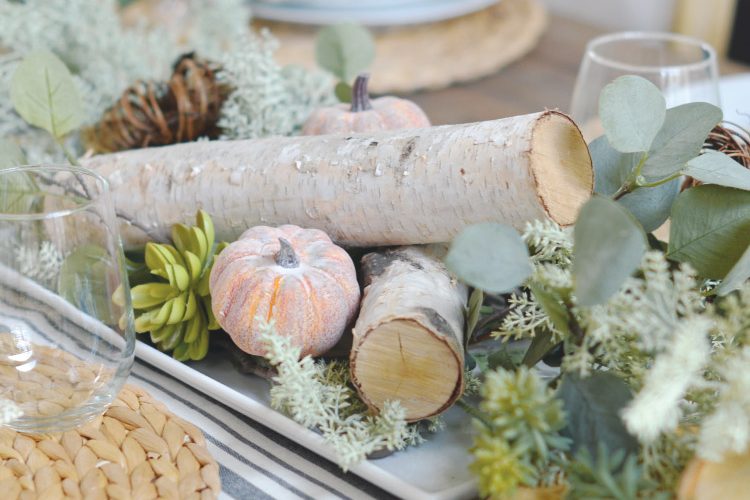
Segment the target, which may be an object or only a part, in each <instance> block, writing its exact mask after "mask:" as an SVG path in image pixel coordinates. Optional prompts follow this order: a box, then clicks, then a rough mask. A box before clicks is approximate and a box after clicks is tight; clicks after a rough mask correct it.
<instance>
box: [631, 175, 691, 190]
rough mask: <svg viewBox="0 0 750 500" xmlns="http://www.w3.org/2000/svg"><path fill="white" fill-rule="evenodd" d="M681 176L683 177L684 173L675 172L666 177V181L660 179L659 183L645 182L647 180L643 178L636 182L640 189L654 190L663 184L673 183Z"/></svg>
mask: <svg viewBox="0 0 750 500" xmlns="http://www.w3.org/2000/svg"><path fill="white" fill-rule="evenodd" d="M680 176H682V172H675V173H674V174H672V175H670V176H669V177H665V178H664V179H659V180H658V181H654V182H643V181H644V180H645V179H644V178H643V177H639V178H638V179H637V181H636V182H637V186H638V187H645V188H653V187H659V186H661V185H662V184H666V183H667V182H670V181H673V180H675V179H677V178H679V177H680Z"/></svg>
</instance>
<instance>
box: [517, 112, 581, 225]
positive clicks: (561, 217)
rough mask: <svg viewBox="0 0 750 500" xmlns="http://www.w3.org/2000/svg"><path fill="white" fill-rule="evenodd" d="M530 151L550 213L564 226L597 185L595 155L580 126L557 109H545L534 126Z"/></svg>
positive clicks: (536, 175)
mask: <svg viewBox="0 0 750 500" xmlns="http://www.w3.org/2000/svg"><path fill="white" fill-rule="evenodd" d="M529 155H530V159H531V171H532V173H533V175H534V180H535V181H536V185H537V188H538V194H539V198H540V200H541V202H542V205H543V206H544V209H545V211H546V213H547V215H548V216H549V217H550V219H552V220H553V221H555V222H557V223H558V224H560V225H561V226H569V225H571V224H573V223H574V222H575V220H576V217H577V216H578V211H579V210H580V208H581V206H582V205H583V204H584V203H585V202H586V200H588V199H589V198H590V197H591V193H592V191H593V188H594V174H593V169H592V168H591V156H590V155H589V150H588V147H587V146H586V141H585V140H584V138H583V135H582V134H581V131H580V130H579V129H578V126H577V125H576V124H575V122H573V120H571V119H570V118H569V117H568V116H566V115H564V114H562V113H559V112H557V111H549V112H547V113H545V114H544V116H542V118H540V119H539V120H538V121H537V122H536V125H535V126H534V130H533V132H532V140H531V151H530V153H529Z"/></svg>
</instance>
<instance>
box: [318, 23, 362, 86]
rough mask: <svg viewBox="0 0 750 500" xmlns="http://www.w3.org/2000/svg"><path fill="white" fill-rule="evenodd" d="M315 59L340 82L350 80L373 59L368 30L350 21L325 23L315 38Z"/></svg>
mask: <svg viewBox="0 0 750 500" xmlns="http://www.w3.org/2000/svg"><path fill="white" fill-rule="evenodd" d="M315 59H316V60H317V62H318V65H320V67H321V68H324V69H326V70H328V71H330V72H331V73H333V74H334V75H335V76H336V77H338V78H339V79H340V80H342V81H344V82H350V81H352V80H353V79H354V77H355V76H357V74H358V73H361V72H362V71H364V70H366V69H367V68H368V67H369V66H370V64H372V61H373V60H374V59H375V42H374V40H373V38H372V35H371V34H370V32H369V31H368V30H367V29H366V28H363V27H362V26H360V25H358V24H354V23H343V24H336V25H333V26H326V27H325V28H323V29H322V30H320V32H319V33H318V37H317V39H316V40H315Z"/></svg>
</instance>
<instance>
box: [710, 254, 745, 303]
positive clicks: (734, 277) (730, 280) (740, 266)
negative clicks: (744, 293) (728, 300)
mask: <svg viewBox="0 0 750 500" xmlns="http://www.w3.org/2000/svg"><path fill="white" fill-rule="evenodd" d="M749 279H750V246H748V247H747V249H745V252H744V253H743V254H742V257H740V260H738V261H737V263H736V264H735V265H734V267H733V268H732V269H731V270H730V271H729V273H728V274H727V276H726V277H725V278H724V280H723V281H722V282H721V284H720V285H719V288H718V289H717V290H716V293H718V294H719V295H727V294H728V293H731V292H733V291H735V290H737V289H738V288H740V287H742V285H744V284H745V282H746V281H747V280H749Z"/></svg>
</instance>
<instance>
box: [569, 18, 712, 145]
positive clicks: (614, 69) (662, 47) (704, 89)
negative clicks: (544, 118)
mask: <svg viewBox="0 0 750 500" xmlns="http://www.w3.org/2000/svg"><path fill="white" fill-rule="evenodd" d="M623 75H638V76H641V77H643V78H646V79H648V80H650V81H651V82H653V83H654V84H655V85H656V86H657V87H659V88H660V89H661V91H662V92H663V93H664V96H665V98H666V101H667V107H669V108H671V107H673V106H677V105H680V104H685V103H689V102H699V101H700V102H707V103H710V104H715V105H717V106H719V105H720V100H719V80H718V67H717V62H716V53H715V51H714V49H713V48H712V47H711V46H710V45H708V44H707V43H704V42H702V41H700V40H698V39H696V38H692V37H689V36H684V35H678V34H675V33H646V32H622V33H613V34H609V35H604V36H601V37H599V38H595V39H593V40H591V41H590V42H589V43H588V45H587V47H586V52H585V54H584V56H583V61H582V62H581V67H580V69H579V71H578V78H577V80H576V85H575V89H574V91H573V99H572V102H571V105H570V114H571V116H572V117H573V119H574V120H575V121H576V122H577V123H578V125H579V126H580V127H581V130H582V131H583V135H584V137H585V138H586V140H587V141H589V142H590V141H591V140H593V139H595V138H596V137H598V136H600V135H601V134H602V132H603V130H602V128H601V124H600V123H599V118H598V115H599V93H600V92H601V90H602V88H603V87H604V86H605V85H607V84H608V83H610V82H611V81H612V80H614V79H615V78H617V77H619V76H623Z"/></svg>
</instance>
